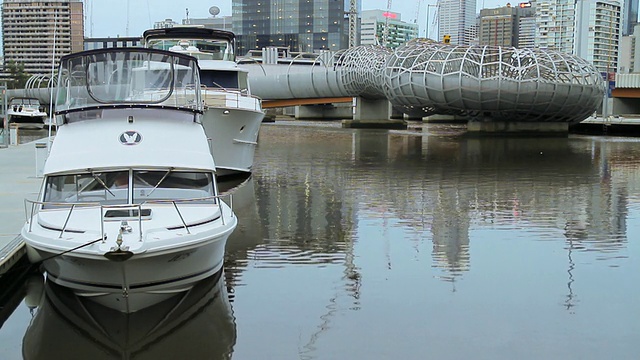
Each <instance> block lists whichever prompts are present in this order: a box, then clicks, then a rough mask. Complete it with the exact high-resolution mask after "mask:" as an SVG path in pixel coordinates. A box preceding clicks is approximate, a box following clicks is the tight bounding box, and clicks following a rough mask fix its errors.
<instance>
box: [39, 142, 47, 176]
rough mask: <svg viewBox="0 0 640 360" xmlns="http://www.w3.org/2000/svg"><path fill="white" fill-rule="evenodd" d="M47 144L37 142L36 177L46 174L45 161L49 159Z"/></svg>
mask: <svg viewBox="0 0 640 360" xmlns="http://www.w3.org/2000/svg"><path fill="white" fill-rule="evenodd" d="M48 155H49V154H48V152H47V144H46V143H36V177H39V178H41V177H43V176H44V163H45V162H46V161H47V156H48Z"/></svg>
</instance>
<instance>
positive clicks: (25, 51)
mask: <svg viewBox="0 0 640 360" xmlns="http://www.w3.org/2000/svg"><path fill="white" fill-rule="evenodd" d="M2 38H3V44H2V45H3V53H4V58H5V68H6V65H7V64H8V63H9V62H15V63H18V64H23V65H24V69H25V72H26V73H28V74H30V75H50V74H51V69H52V67H53V66H57V64H58V62H59V60H60V58H61V57H62V56H63V55H67V54H70V53H73V52H77V51H82V50H83V48H84V12H83V6H82V0H66V1H55V0H54V1H40V0H31V1H30V0H4V1H3V3H2ZM54 44H55V47H54ZM52 60H53V62H54V64H52ZM6 75H7V74H6V73H4V71H3V77H6Z"/></svg>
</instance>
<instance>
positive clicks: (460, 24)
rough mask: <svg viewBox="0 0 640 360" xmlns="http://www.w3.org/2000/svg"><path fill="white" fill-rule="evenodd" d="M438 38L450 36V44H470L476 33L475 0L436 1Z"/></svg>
mask: <svg viewBox="0 0 640 360" xmlns="http://www.w3.org/2000/svg"><path fill="white" fill-rule="evenodd" d="M438 4H439V5H438V34H439V36H440V39H439V40H442V38H443V37H444V36H446V35H449V36H451V44H456V45H470V44H471V43H472V41H473V40H474V37H475V36H474V35H477V29H476V0H440V1H439V2H438Z"/></svg>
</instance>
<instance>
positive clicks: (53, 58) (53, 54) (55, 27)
mask: <svg viewBox="0 0 640 360" xmlns="http://www.w3.org/2000/svg"><path fill="white" fill-rule="evenodd" d="M53 11H54V13H53V51H52V52H51V80H52V81H51V83H50V85H53V76H54V71H55V65H56V32H57V30H58V12H57V10H56V9H54V10H53ZM54 90H55V88H54V87H52V86H49V132H48V137H47V154H48V153H49V152H50V151H51V127H52V126H53V91H54Z"/></svg>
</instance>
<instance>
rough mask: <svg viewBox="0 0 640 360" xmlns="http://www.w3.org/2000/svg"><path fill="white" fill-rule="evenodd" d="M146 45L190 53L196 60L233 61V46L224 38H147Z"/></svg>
mask: <svg viewBox="0 0 640 360" xmlns="http://www.w3.org/2000/svg"><path fill="white" fill-rule="evenodd" d="M146 46H147V47H149V48H152V49H160V50H169V51H175V52H179V53H183V54H188V55H191V56H193V57H195V58H197V59H198V60H227V61H235V55H234V53H233V46H231V43H230V42H229V41H226V40H217V39H216V40H214V39H149V40H148V42H147V45H146Z"/></svg>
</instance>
